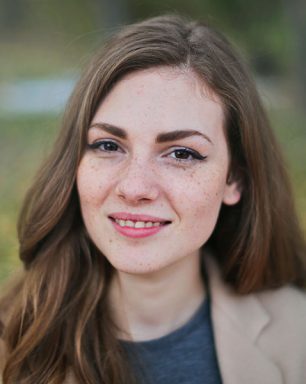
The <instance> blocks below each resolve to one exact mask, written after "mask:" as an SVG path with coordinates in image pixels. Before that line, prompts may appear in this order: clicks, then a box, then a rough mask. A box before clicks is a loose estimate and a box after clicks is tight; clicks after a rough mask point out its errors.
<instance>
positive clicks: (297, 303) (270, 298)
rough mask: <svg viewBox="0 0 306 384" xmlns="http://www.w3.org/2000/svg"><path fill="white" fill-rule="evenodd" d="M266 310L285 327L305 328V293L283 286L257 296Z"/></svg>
mask: <svg viewBox="0 0 306 384" xmlns="http://www.w3.org/2000/svg"><path fill="white" fill-rule="evenodd" d="M257 298H258V300H259V301H260V302H261V303H262V305H263V306H264V307H265V308H266V310H267V311H268V312H269V313H270V314H271V315H273V317H274V318H275V317H277V318H279V320H280V321H283V322H285V323H286V324H287V325H292V326H295V327H303V328H304V327H306V322H305V319H306V291H304V290H301V289H298V288H296V287H293V286H285V287H282V288H279V289H275V290H268V291H264V292H261V293H258V294H257Z"/></svg>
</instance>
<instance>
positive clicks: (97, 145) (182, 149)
mask: <svg viewBox="0 0 306 384" xmlns="http://www.w3.org/2000/svg"><path fill="white" fill-rule="evenodd" d="M106 144H111V145H113V146H115V147H116V148H117V149H119V148H120V147H119V145H118V144H117V143H116V142H115V141H112V140H100V141H96V142H94V143H92V144H88V147H89V149H91V150H100V151H102V152H107V153H109V152H115V151H113V150H109V149H108V150H107V149H101V147H102V146H103V145H106ZM175 152H181V153H184V154H187V155H188V156H192V158H191V159H180V158H176V157H172V158H173V159H174V160H175V161H177V162H187V161H196V160H199V161H204V160H205V159H206V158H207V156H202V155H200V154H199V153H198V152H196V151H193V150H192V149H190V148H186V147H179V148H176V149H173V151H172V152H171V154H173V153H175Z"/></svg>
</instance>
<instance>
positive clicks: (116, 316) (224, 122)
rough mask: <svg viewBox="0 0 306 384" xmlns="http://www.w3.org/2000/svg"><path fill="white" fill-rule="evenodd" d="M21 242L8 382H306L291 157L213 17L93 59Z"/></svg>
mask: <svg viewBox="0 0 306 384" xmlns="http://www.w3.org/2000/svg"><path fill="white" fill-rule="evenodd" d="M19 240H20V258H21V260H22V261H23V263H24V266H25V271H24V275H23V276H22V277H21V280H20V281H19V282H18V283H16V285H15V286H14V287H13V288H12V289H11V290H10V291H9V292H7V293H6V295H5V296H4V297H3V299H2V301H1V303H0V310H1V311H0V315H1V319H2V334H1V345H0V346H1V357H0V364H1V367H2V368H1V369H2V372H3V382H4V384H12V383H17V382H18V383H24V384H25V383H42V384H44V383H52V384H55V383H90V384H96V383H105V384H106V383H115V384H123V383H129V384H130V383H159V384H165V383H167V384H168V383H181V384H184V383H188V384H190V383H193V384H197V383H202V382H204V381H205V382H206V383H211V384H212V383H221V382H223V383H238V384H239V383H241V384H242V383H243V384H245V383H248V384H255V383H258V382H267V383H269V384H278V383H282V382H284V383H285V382H286V383H290V384H302V383H304V382H305V380H306V375H305V370H304V363H305V361H306V345H305V341H304V338H303V335H305V332H306V328H305V324H306V322H305V318H306V297H305V293H304V291H303V288H302V287H303V286H304V285H305V281H306V274H305V245H304V242H303V239H302V235H301V231H300V228H299V226H298V224H297V220H296V215H295V212H294V210H293V201H292V195H291V191H290V186H289V184H288V181H287V176H286V172H285V169H284V165H283V161H282V158H281V154H280V152H279V149H278V145H277V143H276V141H275V138H274V136H273V133H272V131H271V129H270V126H269V123H268V121H267V119H266V116H265V113H264V111H263V109H262V107H261V104H260V100H259V97H258V94H257V91H256V89H255V87H254V84H253V81H252V80H251V78H250V75H249V74H248V70H247V69H246V68H245V66H244V65H243V63H242V62H241V60H240V59H239V57H238V56H237V54H236V53H235V52H234V51H233V49H232V47H231V46H230V44H229V43H228V42H227V40H226V39H225V38H224V37H223V36H221V35H220V34H219V33H218V32H216V31H215V30H214V29H213V28H211V27H208V26H206V25H205V24H203V23H200V22H194V21H188V20H185V19H184V18H180V17H178V16H162V17H157V18H153V19H149V20H146V21H144V22H141V23H138V24H134V25H131V26H128V27H125V28H123V30H122V31H120V32H119V33H118V34H117V35H115V36H114V37H113V38H112V39H111V40H110V42H109V43H108V44H106V46H105V47H104V48H103V50H102V51H101V52H99V53H98V54H97V56H96V57H95V58H94V59H93V60H92V62H91V63H90V64H89V66H88V68H87V70H86V71H85V72H84V74H83V76H82V77H81V79H80V81H79V83H78V85H77V86H76V88H75V90H74V92H73V94H72V96H71V99H70V102H69V104H68V106H67V110H66V114H65V117H64V121H63V126H62V129H61V131H60V133H59V136H58V140H57V141H56V143H55V146H54V149H53V151H52V152H51V154H50V156H49V159H48V160H47V162H46V163H45V164H44V165H43V167H42V168H41V171H40V172H39V174H38V175H37V179H36V181H35V183H34V185H33V186H32V188H31V189H30V191H29V193H28V195H27V197H26V199H25V202H24V206H23V210H22V212H21V216H20V221H19ZM291 346H292V347H291Z"/></svg>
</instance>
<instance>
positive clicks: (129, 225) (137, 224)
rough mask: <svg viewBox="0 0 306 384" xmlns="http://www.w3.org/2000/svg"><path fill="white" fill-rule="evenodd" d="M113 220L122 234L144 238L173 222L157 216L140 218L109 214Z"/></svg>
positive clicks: (115, 226)
mask: <svg viewBox="0 0 306 384" xmlns="http://www.w3.org/2000/svg"><path fill="white" fill-rule="evenodd" d="M108 218H109V219H110V220H111V222H112V224H113V226H114V228H115V229H116V231H117V232H119V233H120V234H121V235H123V236H126V237H130V238H134V239H135V238H142V237H148V236H152V235H155V234H157V233H158V232H160V231H161V230H163V229H164V228H165V227H166V226H167V225H169V224H171V221H169V220H161V219H158V220H159V221H157V218H150V219H149V220H145V219H142V220H140V219H139V218H137V219H136V218H133V219H132V218H130V217H129V218H128V219H126V217H122V216H121V218H119V217H118V215H117V217H113V216H108Z"/></svg>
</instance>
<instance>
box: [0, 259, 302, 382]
mask: <svg viewBox="0 0 306 384" xmlns="http://www.w3.org/2000/svg"><path fill="white" fill-rule="evenodd" d="M207 272H208V273H207V274H208V278H209V282H208V283H209V288H210V292H211V303H212V305H211V308H212V322H213V330H214V336H215V343H216V350H217V357H218V361H219V367H220V371H221V376H222V381H223V384H306V294H305V293H304V292H301V291H299V290H297V289H295V288H293V287H284V288H281V289H278V290H274V291H265V292H263V293H257V294H249V295H245V296H241V295H237V294H235V293H234V292H233V291H232V289H231V288H230V287H228V286H227V285H225V284H224V282H223V281H222V279H221V278H220V275H219V271H218V268H217V267H216V265H215V264H214V262H213V261H212V259H208V260H207ZM1 347H2V348H1ZM1 350H2V351H1ZM1 353H3V343H2V344H1V341H0V362H1ZM2 363H3V357H2ZM0 365H1V364H0ZM0 382H1V380H0ZM75 383H76V381H75V380H74V378H73V375H72V374H71V373H70V374H69V375H68V377H67V379H66V382H65V384H75ZM97 384H98V383H97ZM127 384H128V383H127ZM178 384H179V383H178Z"/></svg>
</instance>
